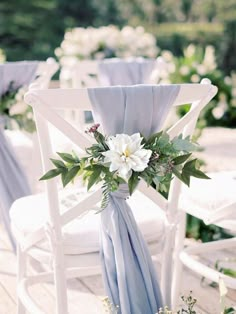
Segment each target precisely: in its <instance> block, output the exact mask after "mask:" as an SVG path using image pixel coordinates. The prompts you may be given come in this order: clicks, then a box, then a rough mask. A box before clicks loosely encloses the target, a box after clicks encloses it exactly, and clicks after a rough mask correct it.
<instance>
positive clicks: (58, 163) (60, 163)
mask: <svg viewBox="0 0 236 314" xmlns="http://www.w3.org/2000/svg"><path fill="white" fill-rule="evenodd" d="M50 160H51V162H52V163H53V164H54V166H56V167H57V168H65V164H64V163H63V162H62V161H61V160H58V159H53V158H50Z"/></svg>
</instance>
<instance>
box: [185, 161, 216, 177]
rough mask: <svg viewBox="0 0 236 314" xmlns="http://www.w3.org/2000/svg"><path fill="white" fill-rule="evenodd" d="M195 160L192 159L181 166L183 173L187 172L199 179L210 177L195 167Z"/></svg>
mask: <svg viewBox="0 0 236 314" xmlns="http://www.w3.org/2000/svg"><path fill="white" fill-rule="evenodd" d="M196 162H197V159H193V160H190V161H188V162H186V164H185V165H184V167H183V172H184V173H185V174H188V175H190V176H193V177H196V178H199V179H210V177H208V176H207V175H206V174H205V173H204V172H202V171H201V170H198V169H197V168H196Z"/></svg>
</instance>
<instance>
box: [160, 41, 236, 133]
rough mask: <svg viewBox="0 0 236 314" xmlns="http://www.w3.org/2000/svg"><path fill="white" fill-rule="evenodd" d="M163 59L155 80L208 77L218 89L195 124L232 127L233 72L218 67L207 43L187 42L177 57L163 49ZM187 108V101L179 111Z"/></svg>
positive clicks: (235, 110) (235, 111)
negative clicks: (204, 44)
mask: <svg viewBox="0 0 236 314" xmlns="http://www.w3.org/2000/svg"><path fill="white" fill-rule="evenodd" d="M161 55H162V58H163V59H164V60H165V61H166V66H165V68H163V69H162V71H161V72H160V73H159V74H158V73H157V78H156V80H157V81H159V82H161V83H169V82H171V83H189V82H192V83H199V82H200V81H201V80H202V79H203V78H208V79H210V81H211V82H212V84H214V85H216V86H217V87H218V90H219V92H218V93H217V95H216V96H215V97H214V99H213V100H212V101H211V102H210V104H209V105H208V106H207V107H206V108H205V109H204V110H203V112H202V114H201V118H200V120H199V123H198V126H199V127H200V128H203V127H204V126H206V125H211V126H214V125H218V126H227V127H234V126H235V123H236V73H234V72H232V73H231V75H230V76H226V77H225V75H224V73H223V72H222V71H221V70H220V69H218V68H217V64H216V57H215V49H214V47H213V46H207V47H206V48H205V49H203V48H202V47H196V46H195V45H193V44H191V45H189V46H188V47H187V48H186V49H185V50H184V51H183V56H182V57H179V58H176V57H174V56H173V55H172V53H171V52H169V51H162V54H161ZM188 109H189V106H188V105H186V106H184V107H182V108H179V109H178V110H179V114H180V115H182V114H185V113H186V112H187V111H188Z"/></svg>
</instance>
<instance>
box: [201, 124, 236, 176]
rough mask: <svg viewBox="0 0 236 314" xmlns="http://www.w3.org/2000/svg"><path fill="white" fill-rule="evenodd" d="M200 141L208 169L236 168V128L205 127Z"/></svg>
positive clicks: (202, 154)
mask: <svg viewBox="0 0 236 314" xmlns="http://www.w3.org/2000/svg"><path fill="white" fill-rule="evenodd" d="M198 142H199V144H200V146H202V147H203V148H204V150H203V151H202V152H201V153H198V156H199V157H200V158H201V159H203V160H204V161H205V162H206V170H207V171H221V170H236V129H227V128H220V127H217V128H205V129H204V130H203V133H202V136H201V137H200V138H199V140H198Z"/></svg>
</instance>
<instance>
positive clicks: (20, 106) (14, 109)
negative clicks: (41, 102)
mask: <svg viewBox="0 0 236 314" xmlns="http://www.w3.org/2000/svg"><path fill="white" fill-rule="evenodd" d="M27 90H28V88H27V86H22V87H20V88H19V89H18V91H17V93H16V94H15V98H14V104H13V105H12V106H11V108H10V112H9V113H10V116H13V115H18V114H20V115H23V114H25V112H26V111H27V109H28V105H27V104H26V103H25V101H24V95H25V93H26V92H27ZM29 115H30V116H29V117H27V118H30V119H31V118H32V117H33V115H32V113H31V112H30V113H29Z"/></svg>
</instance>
